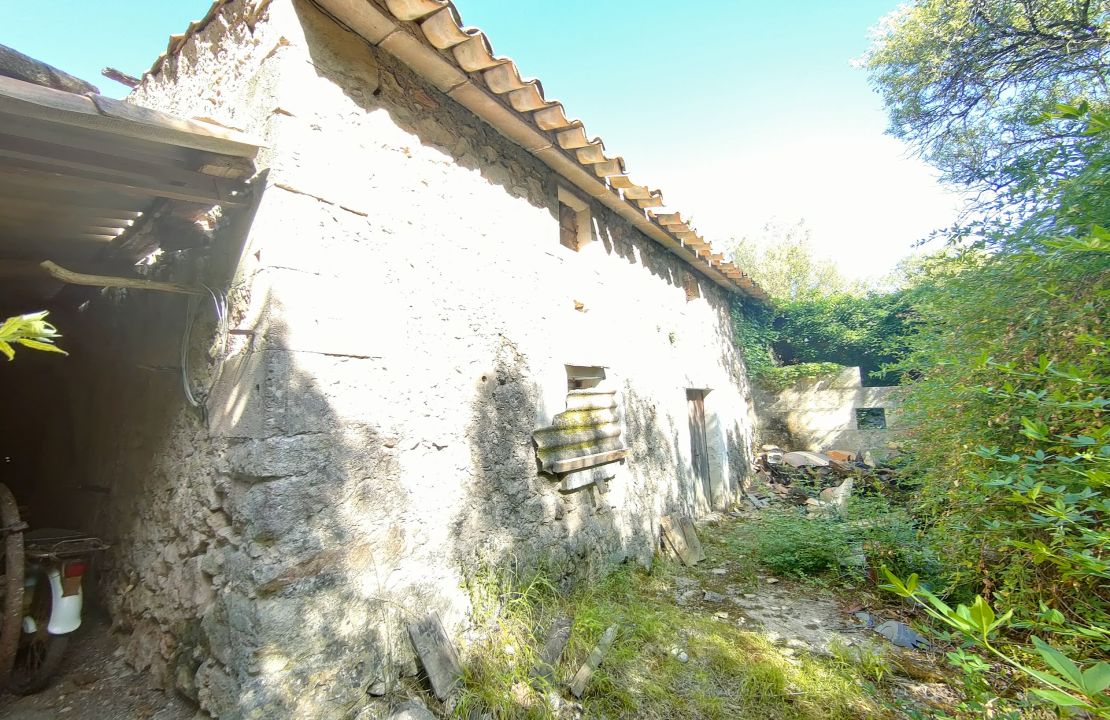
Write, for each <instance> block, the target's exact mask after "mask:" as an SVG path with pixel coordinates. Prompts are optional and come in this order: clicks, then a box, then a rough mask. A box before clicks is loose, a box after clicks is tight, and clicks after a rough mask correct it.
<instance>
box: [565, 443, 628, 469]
mask: <svg viewBox="0 0 1110 720" xmlns="http://www.w3.org/2000/svg"><path fill="white" fill-rule="evenodd" d="M627 455H628V449H627V448H621V449H620V450H610V451H608V452H603V453H596V454H594V455H583V456H582V457H576V458H570V459H568V460H556V461H555V462H553V463H551V472H553V473H555V474H556V475H558V474H561V473H566V472H571V471H572V470H583V469H585V468H588V467H594V466H595V465H604V464H605V463H611V462H616V461H617V460H621V459H623V458H624V457H626V456H627Z"/></svg>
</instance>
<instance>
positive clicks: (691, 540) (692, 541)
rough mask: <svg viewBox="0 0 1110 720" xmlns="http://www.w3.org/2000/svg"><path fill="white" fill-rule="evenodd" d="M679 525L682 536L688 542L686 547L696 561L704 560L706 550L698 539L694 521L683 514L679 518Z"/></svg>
mask: <svg viewBox="0 0 1110 720" xmlns="http://www.w3.org/2000/svg"><path fill="white" fill-rule="evenodd" d="M679 527H680V529H681V531H682V537H683V539H684V540H685V542H686V547H687V548H688V549H689V551H690V554H691V555H692V556H693V557H694V562H695V563H699V562H701V561H702V560H704V559H705V550H703V549H702V547H701V541H700V540H698V532H697V529H696V528H695V527H694V521H693V520H691V519H690V518H688V517H686V516H685V515H683V516H682V518H680V519H679Z"/></svg>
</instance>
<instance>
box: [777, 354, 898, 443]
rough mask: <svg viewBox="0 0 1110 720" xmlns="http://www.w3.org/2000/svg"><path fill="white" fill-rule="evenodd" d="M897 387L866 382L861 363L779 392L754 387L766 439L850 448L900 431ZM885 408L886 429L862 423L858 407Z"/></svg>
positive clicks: (883, 439)
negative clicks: (862, 427) (858, 418)
mask: <svg viewBox="0 0 1110 720" xmlns="http://www.w3.org/2000/svg"><path fill="white" fill-rule="evenodd" d="M899 404H900V400H899V396H898V388H897V387H864V386H863V384H862V381H861V379H860V369H859V368H858V367H849V368H844V369H843V370H842V371H841V372H840V373H838V374H837V375H835V376H832V377H826V378H817V379H807V380H799V381H798V382H797V383H795V384H794V385H793V386H792V387H789V388H787V389H786V390H783V391H782V392H780V393H777V394H769V393H766V392H765V391H762V390H757V391H756V393H755V405H756V412H757V414H758V417H759V433H758V434H759V438H760V442H761V443H773V444H776V445H779V446H781V447H784V448H787V449H790V450H810V451H812V452H823V451H825V450H846V451H848V452H856V451H859V450H866V449H868V448H879V447H884V446H886V445H887V444H888V443H890V442H891V441H892V440H893V439H894V438H895V437H896V435H897V433H898V407H899ZM860 408H882V409H883V411H884V415H885V418H886V428H885V429H861V428H859V427H857V418H856V411H857V410H858V409H860Z"/></svg>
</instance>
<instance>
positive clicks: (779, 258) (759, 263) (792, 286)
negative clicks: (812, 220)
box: [730, 220, 859, 301]
mask: <svg viewBox="0 0 1110 720" xmlns="http://www.w3.org/2000/svg"><path fill="white" fill-rule="evenodd" d="M730 254H731V256H732V260H733V262H735V263H736V264H737V265H738V266H739V267H741V268H742V269H743V270H744V272H746V273H748V274H749V275H751V276H752V278H753V279H754V280H755V281H756V282H757V283H759V285H760V287H762V288H763V289H764V290H766V291H767V294H768V295H770V296H771V297H772V298H773V299H775V300H776V301H789V300H802V299H809V298H815V297H821V296H824V295H831V294H833V293H842V292H849V291H858V290H859V287H858V285H855V284H853V283H851V282H849V281H848V280H847V279H845V278H844V276H843V275H842V274H841V273H840V271H839V270H838V269H837V267H836V265H835V264H834V263H833V262H832V261H831V260H829V259H827V258H821V257H818V256H817V255H816V254H815V253H814V251H813V245H812V243H811V233H810V229H809V227H808V226H807V225H806V223H805V221H804V220H799V221H798V222H796V223H794V224H793V225H786V224H784V223H781V222H769V223H767V224H766V225H764V226H763V228H762V229H760V231H759V232H758V233H756V234H755V235H750V236H745V237H743V238H741V239H739V240H733V243H732V248H731V250H730Z"/></svg>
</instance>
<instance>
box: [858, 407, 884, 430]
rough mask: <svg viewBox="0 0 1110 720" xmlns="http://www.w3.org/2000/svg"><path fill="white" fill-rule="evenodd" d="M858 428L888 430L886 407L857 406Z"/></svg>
mask: <svg viewBox="0 0 1110 720" xmlns="http://www.w3.org/2000/svg"><path fill="white" fill-rule="evenodd" d="M856 429H858V430H886V409H885V408H856Z"/></svg>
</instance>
